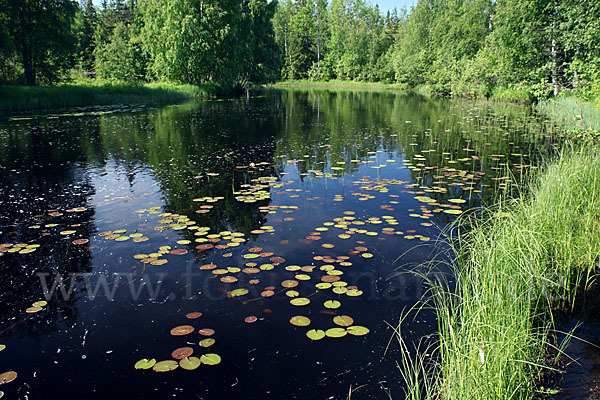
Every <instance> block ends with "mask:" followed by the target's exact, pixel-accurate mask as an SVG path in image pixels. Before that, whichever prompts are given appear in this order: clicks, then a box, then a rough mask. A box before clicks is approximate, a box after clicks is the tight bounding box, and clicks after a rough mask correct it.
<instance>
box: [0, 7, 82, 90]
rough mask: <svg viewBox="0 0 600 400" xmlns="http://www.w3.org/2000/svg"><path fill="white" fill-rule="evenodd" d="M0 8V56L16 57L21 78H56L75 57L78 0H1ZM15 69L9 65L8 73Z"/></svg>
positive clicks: (31, 82)
mask: <svg viewBox="0 0 600 400" xmlns="http://www.w3.org/2000/svg"><path fill="white" fill-rule="evenodd" d="M0 10H1V11H0V20H2V30H4V32H3V36H2V38H3V40H2V42H4V43H3V45H2V50H3V51H2V53H3V58H5V59H7V60H9V62H14V61H13V60H15V59H17V60H18V63H19V64H20V67H21V68H22V70H23V78H22V79H23V82H24V83H25V84H27V85H35V84H36V83H37V82H38V81H41V82H56V81H57V80H59V79H60V78H61V77H62V76H63V74H64V72H65V71H66V70H67V69H68V68H70V67H71V66H72V65H73V61H74V59H73V57H72V55H73V49H75V47H76V37H75V35H74V31H73V27H74V24H75V15H76V11H77V4H76V3H75V2H74V1H71V0H36V1H34V0H2V1H1V2H0ZM4 35H6V36H4ZM16 71H18V69H16V68H10V67H9V68H8V70H7V74H8V76H7V77H8V78H9V79H10V76H11V75H12V74H14V72H16ZM7 77H5V78H4V79H3V80H7Z"/></svg>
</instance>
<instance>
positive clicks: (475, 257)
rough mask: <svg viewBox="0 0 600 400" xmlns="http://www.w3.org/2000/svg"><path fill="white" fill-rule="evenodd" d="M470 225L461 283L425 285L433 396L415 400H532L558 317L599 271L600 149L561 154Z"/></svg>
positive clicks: (460, 241) (460, 244) (428, 382)
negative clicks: (433, 328)
mask: <svg viewBox="0 0 600 400" xmlns="http://www.w3.org/2000/svg"><path fill="white" fill-rule="evenodd" d="M481 221H483V222H481ZM465 222H466V221H463V223H465ZM470 222H471V223H472V224H473V225H474V226H473V228H472V229H470V230H468V231H467V232H466V233H463V234H460V235H459V237H458V238H453V239H455V246H456V248H455V254H456V259H455V261H454V263H453V268H454V272H455V277H456V282H457V283H456V286H455V287H454V288H451V287H450V286H449V285H447V284H446V283H444V282H443V281H442V280H440V279H438V280H436V279H431V278H430V279H429V283H430V285H431V292H430V294H431V297H430V300H429V301H431V302H432V303H433V306H434V308H435V310H436V312H437V318H438V328H439V333H438V342H437V347H436V350H437V352H436V354H437V357H438V358H437V360H438V361H437V363H436V364H435V368H434V369H433V370H430V371H429V372H428V374H421V375H420V376H421V378H422V379H421V381H420V382H419V384H420V385H424V387H426V388H427V395H426V396H425V395H423V396H420V397H418V398H420V399H424V398H431V399H433V398H435V399H453V400H458V399H465V400H467V399H468V400H473V399H531V398H532V396H533V395H534V393H535V390H536V384H535V382H536V376H537V374H538V373H539V371H540V368H542V365H543V363H544V359H543V357H544V354H545V352H546V350H547V349H548V346H551V344H550V343H551V342H549V341H548V335H549V333H550V332H551V330H552V329H553V310H554V309H555V308H556V307H562V308H564V309H567V310H571V309H572V308H573V306H574V304H575V300H576V299H577V297H578V296H581V295H582V293H583V292H584V291H585V289H586V287H587V285H588V284H589V283H590V282H591V280H592V278H593V277H594V273H595V272H596V269H597V265H598V260H599V257H600V156H599V154H598V152H597V149H595V148H591V146H589V147H588V148H585V149H583V150H572V149H571V150H564V151H563V154H562V155H561V156H560V158H559V159H558V160H557V161H556V162H554V163H551V164H550V165H548V166H547V167H546V168H545V169H544V170H543V172H541V173H540V174H539V175H538V177H537V178H536V179H535V180H534V181H533V182H532V183H531V185H530V189H529V192H528V193H527V194H524V195H523V196H522V197H520V198H517V199H515V200H511V201H508V202H505V203H504V204H503V205H502V206H499V207H498V208H497V209H496V210H495V211H493V212H491V211H490V214H489V215H488V216H486V217H484V218H483V219H481V218H478V219H477V220H476V221H470ZM405 365H407V366H408V367H409V368H410V365H416V366H419V368H420V365H421V364H420V363H419V362H412V364H411V363H405ZM404 374H405V375H406V373H404ZM412 376H415V373H413V374H412ZM409 387H413V388H414V383H413V384H412V385H411V384H410V383H409ZM412 392H413V393H415V392H417V391H415V390H414V389H413V390H412ZM420 393H422V392H420ZM412 398H416V397H415V396H412Z"/></svg>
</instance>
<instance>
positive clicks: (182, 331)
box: [171, 325, 194, 336]
mask: <svg viewBox="0 0 600 400" xmlns="http://www.w3.org/2000/svg"><path fill="white" fill-rule="evenodd" d="M192 332H194V327H193V326H191V325H181V326H176V327H175V328H173V329H171V335H173V336H185V335H189V334H190V333H192Z"/></svg>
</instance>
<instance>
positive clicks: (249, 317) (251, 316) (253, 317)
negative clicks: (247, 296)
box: [244, 315, 258, 324]
mask: <svg viewBox="0 0 600 400" xmlns="http://www.w3.org/2000/svg"><path fill="white" fill-rule="evenodd" d="M256 321H258V318H256V317H255V316H254V315H250V316H248V317H246V318H244V322H245V323H247V324H251V323H253V322H256Z"/></svg>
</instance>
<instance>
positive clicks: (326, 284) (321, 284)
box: [315, 282, 331, 289]
mask: <svg viewBox="0 0 600 400" xmlns="http://www.w3.org/2000/svg"><path fill="white" fill-rule="evenodd" d="M315 286H316V287H317V289H329V288H330V287H331V283H329V282H319V283H317V284H316V285H315Z"/></svg>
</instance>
